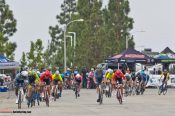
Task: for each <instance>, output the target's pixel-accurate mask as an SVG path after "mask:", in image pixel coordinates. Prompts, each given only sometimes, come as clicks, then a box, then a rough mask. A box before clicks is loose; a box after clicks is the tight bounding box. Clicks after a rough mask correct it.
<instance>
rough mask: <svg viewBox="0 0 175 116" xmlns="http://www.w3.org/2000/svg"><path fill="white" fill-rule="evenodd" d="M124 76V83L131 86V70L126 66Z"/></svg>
mask: <svg viewBox="0 0 175 116" xmlns="http://www.w3.org/2000/svg"><path fill="white" fill-rule="evenodd" d="M125 77H126V84H127V85H129V87H131V83H132V81H131V72H130V70H129V68H127V70H126V73H125Z"/></svg>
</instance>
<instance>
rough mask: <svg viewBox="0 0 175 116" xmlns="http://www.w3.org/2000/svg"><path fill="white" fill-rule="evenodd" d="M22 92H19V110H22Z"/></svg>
mask: <svg viewBox="0 0 175 116" xmlns="http://www.w3.org/2000/svg"><path fill="white" fill-rule="evenodd" d="M21 102H22V100H21V91H20V92H19V96H18V109H21Z"/></svg>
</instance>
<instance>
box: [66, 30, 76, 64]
mask: <svg viewBox="0 0 175 116" xmlns="http://www.w3.org/2000/svg"><path fill="white" fill-rule="evenodd" d="M68 33H70V34H73V35H74V55H73V64H74V62H75V47H76V33H75V32H68Z"/></svg>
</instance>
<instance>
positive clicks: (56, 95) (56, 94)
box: [54, 88, 58, 101]
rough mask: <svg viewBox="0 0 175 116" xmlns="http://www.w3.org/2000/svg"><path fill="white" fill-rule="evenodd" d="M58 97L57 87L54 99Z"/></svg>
mask: <svg viewBox="0 0 175 116" xmlns="http://www.w3.org/2000/svg"><path fill="white" fill-rule="evenodd" d="M57 97H58V92H57V88H55V92H54V101H56V99H57Z"/></svg>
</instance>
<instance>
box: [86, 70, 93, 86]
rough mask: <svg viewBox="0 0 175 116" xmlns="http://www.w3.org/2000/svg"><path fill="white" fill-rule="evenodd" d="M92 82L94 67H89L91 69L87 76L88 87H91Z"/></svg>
mask: <svg viewBox="0 0 175 116" xmlns="http://www.w3.org/2000/svg"><path fill="white" fill-rule="evenodd" d="M93 82H94V68H91V71H90V72H89V73H88V78H87V88H88V89H90V88H92V87H93Z"/></svg>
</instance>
